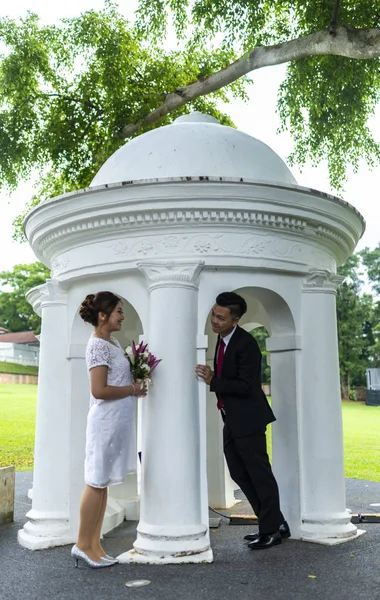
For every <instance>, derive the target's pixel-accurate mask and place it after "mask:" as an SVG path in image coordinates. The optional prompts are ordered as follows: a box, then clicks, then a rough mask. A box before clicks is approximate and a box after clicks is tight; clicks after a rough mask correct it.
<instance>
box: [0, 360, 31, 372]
mask: <svg viewBox="0 0 380 600" xmlns="http://www.w3.org/2000/svg"><path fill="white" fill-rule="evenodd" d="M0 373H11V374H16V375H38V367H32V366H29V365H18V364H17V363H9V362H4V361H3V360H0Z"/></svg>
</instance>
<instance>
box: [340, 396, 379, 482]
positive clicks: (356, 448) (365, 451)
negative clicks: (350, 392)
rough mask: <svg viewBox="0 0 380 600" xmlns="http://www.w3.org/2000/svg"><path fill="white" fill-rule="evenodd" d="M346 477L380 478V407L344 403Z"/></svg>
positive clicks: (361, 403) (372, 479)
mask: <svg viewBox="0 0 380 600" xmlns="http://www.w3.org/2000/svg"><path fill="white" fill-rule="evenodd" d="M342 407H343V437H344V465H345V469H344V470H345V475H346V477H352V478H353V479H367V480H369V481H380V406H366V405H365V404H364V403H363V402H348V401H347V402H342Z"/></svg>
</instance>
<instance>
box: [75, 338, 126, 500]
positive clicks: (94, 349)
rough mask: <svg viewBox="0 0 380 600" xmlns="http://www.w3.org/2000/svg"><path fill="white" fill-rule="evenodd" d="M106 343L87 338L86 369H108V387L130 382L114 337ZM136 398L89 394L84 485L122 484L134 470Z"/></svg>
mask: <svg viewBox="0 0 380 600" xmlns="http://www.w3.org/2000/svg"><path fill="white" fill-rule="evenodd" d="M111 342H112V343H110V342H107V341H106V340H103V339H101V338H96V337H92V338H90V340H89V342H88V344H87V349H86V363H87V368H88V370H89V371H90V369H93V368H94V367H99V366H102V365H106V366H107V367H108V375H107V384H108V385H114V386H126V385H131V384H132V383H133V376H132V373H131V368H130V364H129V361H128V359H127V358H126V357H125V356H124V351H123V349H122V347H121V346H120V344H119V342H118V341H117V340H116V339H115V338H111ZM135 409H136V398H135V397H134V396H127V397H126V398H123V399H122V400H96V398H94V397H93V395H92V394H91V395H90V410H89V413H88V417H87V430H86V460H85V482H86V484H87V485H90V486H92V487H99V488H104V487H107V486H108V485H113V484H116V483H122V482H123V481H124V479H125V476H126V474H127V473H128V472H129V471H135V470H136V462H137V461H136V456H137V450H136V430H135Z"/></svg>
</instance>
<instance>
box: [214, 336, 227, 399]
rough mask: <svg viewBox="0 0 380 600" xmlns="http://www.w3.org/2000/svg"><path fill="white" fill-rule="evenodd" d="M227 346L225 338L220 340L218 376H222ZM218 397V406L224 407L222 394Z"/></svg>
mask: <svg viewBox="0 0 380 600" xmlns="http://www.w3.org/2000/svg"><path fill="white" fill-rule="evenodd" d="M225 347H226V344H225V343H224V341H223V339H222V338H221V339H220V342H219V349H218V358H217V362H216V376H217V377H220V376H221V374H222V367H223V360H224V349H225ZM217 398H218V403H217V407H218V409H219V410H220V409H221V408H223V406H224V403H223V400H222V399H221V397H220V396H217Z"/></svg>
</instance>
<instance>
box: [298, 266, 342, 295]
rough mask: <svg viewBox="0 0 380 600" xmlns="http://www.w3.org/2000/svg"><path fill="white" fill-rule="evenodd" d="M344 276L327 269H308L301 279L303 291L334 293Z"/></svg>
mask: <svg viewBox="0 0 380 600" xmlns="http://www.w3.org/2000/svg"><path fill="white" fill-rule="evenodd" d="M344 279H345V278H344V277H342V276H341V275H336V273H331V271H329V270H328V269H310V271H309V272H308V274H307V275H306V277H305V278H304V279H303V282H302V283H303V286H302V287H303V289H302V291H303V293H304V294H305V293H306V294H307V293H319V294H336V291H337V289H338V287H339V286H340V285H341V284H342V283H343V281H344Z"/></svg>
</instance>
